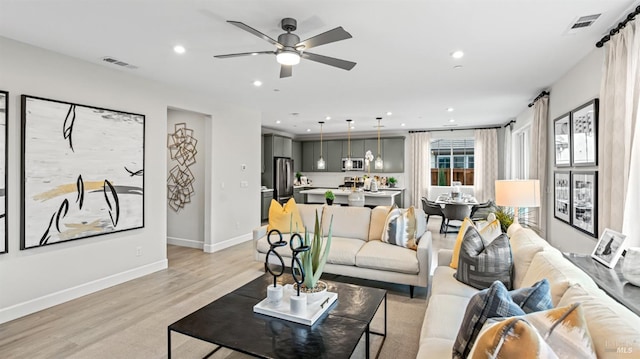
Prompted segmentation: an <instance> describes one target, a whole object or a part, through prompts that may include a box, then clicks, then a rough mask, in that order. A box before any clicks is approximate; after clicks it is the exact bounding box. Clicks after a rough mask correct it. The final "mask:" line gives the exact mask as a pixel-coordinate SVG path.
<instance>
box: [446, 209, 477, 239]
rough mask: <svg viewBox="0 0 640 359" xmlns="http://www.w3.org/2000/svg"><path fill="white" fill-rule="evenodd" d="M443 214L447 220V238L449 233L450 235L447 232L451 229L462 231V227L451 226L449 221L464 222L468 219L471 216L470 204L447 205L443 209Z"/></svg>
mask: <svg viewBox="0 0 640 359" xmlns="http://www.w3.org/2000/svg"><path fill="white" fill-rule="evenodd" d="M442 214H444V217H445V219H446V224H445V225H444V228H443V231H444V236H445V237H446V236H447V233H449V232H448V231H447V230H448V229H449V227H454V228H458V230H460V226H453V225H449V221H452V220H454V221H463V220H464V219H465V218H466V217H469V216H470V215H471V207H470V206H469V205H468V204H459V203H447V204H445V205H444V208H442ZM456 232H457V231H456ZM451 233H455V232H451Z"/></svg>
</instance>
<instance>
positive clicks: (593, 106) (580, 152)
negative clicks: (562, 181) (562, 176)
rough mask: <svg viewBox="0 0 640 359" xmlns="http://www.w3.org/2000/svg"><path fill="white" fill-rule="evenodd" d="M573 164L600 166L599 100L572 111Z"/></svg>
mask: <svg viewBox="0 0 640 359" xmlns="http://www.w3.org/2000/svg"><path fill="white" fill-rule="evenodd" d="M571 164H572V165H573V166H597V165H598V99H597V98H596V99H593V100H591V101H589V102H587V103H585V104H584V105H582V106H580V107H578V108H576V109H575V110H573V111H571Z"/></svg>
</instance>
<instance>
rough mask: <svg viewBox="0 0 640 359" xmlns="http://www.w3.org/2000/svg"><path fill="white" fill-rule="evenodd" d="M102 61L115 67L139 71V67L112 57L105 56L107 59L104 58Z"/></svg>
mask: <svg viewBox="0 0 640 359" xmlns="http://www.w3.org/2000/svg"><path fill="white" fill-rule="evenodd" d="M102 61H104V62H108V63H110V64H113V65H118V66H121V67H126V68H128V69H137V68H138V66H135V65H131V64H129V63H126V62H124V61H120V60H118V59H116V58H113V57H111V56H105V57H103V58H102Z"/></svg>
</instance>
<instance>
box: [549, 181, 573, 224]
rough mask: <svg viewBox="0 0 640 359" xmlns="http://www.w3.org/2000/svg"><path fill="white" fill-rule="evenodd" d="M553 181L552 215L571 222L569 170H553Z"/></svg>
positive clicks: (568, 222)
mask: <svg viewBox="0 0 640 359" xmlns="http://www.w3.org/2000/svg"><path fill="white" fill-rule="evenodd" d="M553 183H554V192H553V193H554V195H553V202H554V207H553V208H554V209H553V216H554V217H555V218H557V219H559V220H561V221H563V222H566V223H567V224H571V171H555V172H554V173H553Z"/></svg>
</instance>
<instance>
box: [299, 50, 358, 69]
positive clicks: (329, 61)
mask: <svg viewBox="0 0 640 359" xmlns="http://www.w3.org/2000/svg"><path fill="white" fill-rule="evenodd" d="M302 57H304V58H305V59H307V60H311V61H315V62H319V63H321V64H325V65H329V66H334V67H338V68H341V69H343V70H347V71H349V70H351V69H352V68H353V67H354V66H356V63H355V62H351V61H346V60H340V59H336V58H335V57H329V56H323V55H318V54H312V53H310V52H303V53H302Z"/></svg>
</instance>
